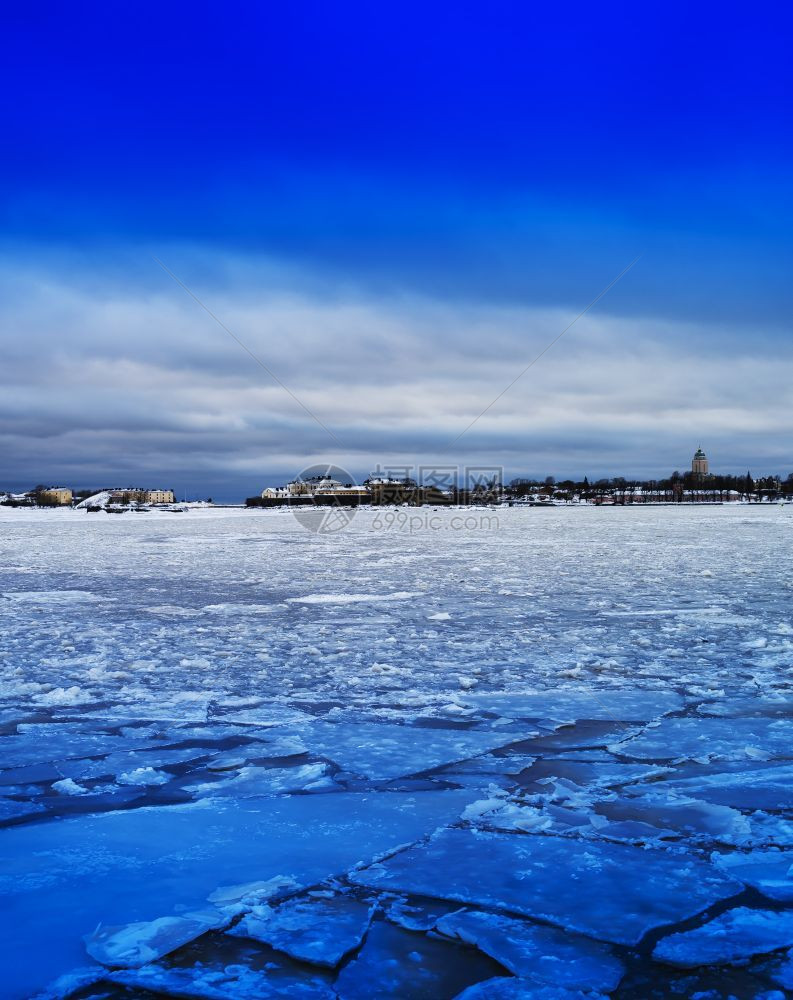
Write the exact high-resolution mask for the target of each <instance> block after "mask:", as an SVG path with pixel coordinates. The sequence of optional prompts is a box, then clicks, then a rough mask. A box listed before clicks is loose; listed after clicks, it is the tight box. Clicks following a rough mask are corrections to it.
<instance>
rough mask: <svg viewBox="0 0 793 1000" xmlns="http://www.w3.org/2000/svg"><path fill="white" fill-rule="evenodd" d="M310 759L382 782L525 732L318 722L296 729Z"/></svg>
mask: <svg viewBox="0 0 793 1000" xmlns="http://www.w3.org/2000/svg"><path fill="white" fill-rule="evenodd" d="M300 734H301V737H302V739H303V741H304V743H305V744H306V746H307V747H308V749H309V751H310V752H311V753H312V754H313V755H314V756H321V757H326V758H327V759H328V760H332V761H334V763H336V764H338V765H339V767H341V768H343V769H344V770H345V771H350V772H352V773H354V774H357V775H360V776H361V777H364V778H370V779H372V780H376V781H385V780H390V779H393V778H403V777H406V776H407V775H410V774H416V773H418V772H421V771H429V770H432V769H434V768H437V767H440V766H441V765H443V764H450V763H454V762H457V761H462V760H468V759H469V758H471V757H476V756H478V755H479V754H482V753H486V752H488V751H490V750H495V749H498V748H499V747H502V746H508V745H509V744H510V743H516V742H518V741H520V740H521V739H524V738H525V736H526V734H525V733H519V732H516V733H504V732H498V731H495V732H494V731H490V730H476V729H437V728H432V729H425V728H422V727H418V726H395V725H387V724H378V723H366V722H364V723H360V724H354V723H334V722H317V723H315V724H314V725H313V726H310V727H307V728H306V729H304V730H301V731H300Z"/></svg>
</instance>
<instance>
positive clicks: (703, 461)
mask: <svg viewBox="0 0 793 1000" xmlns="http://www.w3.org/2000/svg"><path fill="white" fill-rule="evenodd" d="M709 474H710V473H709V472H708V456H707V455H706V454H705V452H704V451H703V450H702V449H701V448H697V450H696V452H695V454H694V457H693V458H692V460H691V475H692V476H693V478H694V479H696V480H697V481H698V482H700V483H701V482H702V481H703V479H707V478H708V476H709Z"/></svg>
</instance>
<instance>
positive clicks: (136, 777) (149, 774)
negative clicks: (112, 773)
mask: <svg viewBox="0 0 793 1000" xmlns="http://www.w3.org/2000/svg"><path fill="white" fill-rule="evenodd" d="M116 780H117V781H118V783H119V785H165V784H167V783H168V782H169V781H170V780H171V776H170V774H166V772H165V771H158V770H157V769H156V768H154V767H136V768H134V770H132V771H125V772H124V774H120V775H119V776H118V778H117V779H116Z"/></svg>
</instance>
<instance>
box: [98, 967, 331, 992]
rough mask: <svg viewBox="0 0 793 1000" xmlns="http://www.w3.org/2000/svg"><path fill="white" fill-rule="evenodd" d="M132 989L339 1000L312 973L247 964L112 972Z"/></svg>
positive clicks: (116, 978) (326, 985) (115, 981)
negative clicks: (274, 970) (298, 973)
mask: <svg viewBox="0 0 793 1000" xmlns="http://www.w3.org/2000/svg"><path fill="white" fill-rule="evenodd" d="M107 978H108V979H110V980H111V981H112V982H114V983H120V984H121V985H122V986H127V987H130V988H132V989H141V990H150V991H151V992H152V993H155V994H157V995H159V996H167V997H195V998H200V1000H271V998H275V997H290V998H292V997H297V998H301V997H306V998H307V1000H337V996H336V993H335V992H334V991H333V990H332V989H331V988H330V986H328V984H327V983H325V982H323V981H322V980H320V979H314V978H312V977H311V976H300V977H298V976H279V977H277V978H276V977H275V976H272V975H271V974H270V973H269V972H268V971H266V970H264V971H259V970H255V969H250V968H247V967H246V966H244V965H225V966H221V965H202V964H201V963H197V964H196V965H194V966H189V967H187V968H185V967H179V966H161V965H148V966H145V967H144V968H142V969H135V970H130V971H125V972H113V973H111V974H110V975H109V976H108V977H107Z"/></svg>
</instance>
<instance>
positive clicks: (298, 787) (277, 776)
mask: <svg viewBox="0 0 793 1000" xmlns="http://www.w3.org/2000/svg"><path fill="white" fill-rule="evenodd" d="M334 788H338V786H337V785H336V783H335V782H334V781H333V779H332V778H331V777H330V776H329V775H328V766H327V764H304V765H303V766H302V767H257V766H255V765H250V766H248V767H243V768H241V769H240V772H239V774H237V775H236V776H235V777H233V778H225V779H224V780H222V781H208V782H202V783H201V784H198V785H188V786H187V789H186V791H188V792H193V793H194V794H196V795H211V796H220V795H223V796H226V795H230V796H232V797H234V798H249V797H254V798H255V797H256V796H259V795H279V794H283V793H285V792H322V791H325V792H327V791H332V790H333V789H334Z"/></svg>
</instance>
